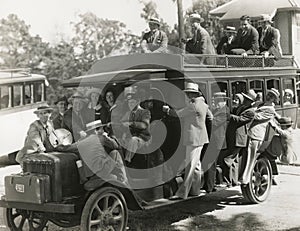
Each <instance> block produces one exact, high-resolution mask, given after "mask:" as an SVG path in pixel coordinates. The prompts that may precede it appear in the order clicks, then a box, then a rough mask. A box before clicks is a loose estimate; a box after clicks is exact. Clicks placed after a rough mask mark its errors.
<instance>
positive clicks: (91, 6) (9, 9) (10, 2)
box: [0, 0, 192, 43]
mask: <svg viewBox="0 0 300 231" xmlns="http://www.w3.org/2000/svg"><path fill="white" fill-rule="evenodd" d="M154 2H155V3H156V4H157V11H158V14H159V16H160V17H161V18H163V19H164V21H166V22H167V23H168V24H169V25H170V26H173V25H174V24H175V23H177V8H176V3H174V2H173V1H172V0H154ZM191 5H192V0H183V8H184V10H185V9H187V8H188V7H190V6H191ZM0 6H1V7H0V18H6V17H7V16H8V15H9V14H11V13H13V14H16V15H18V17H19V18H20V19H22V20H24V21H25V23H26V24H27V25H30V26H31V28H30V33H31V34H32V35H36V34H38V35H40V36H41V37H42V38H43V40H44V41H47V42H50V43H55V42H58V41H59V40H60V39H61V38H64V39H69V38H70V37H71V36H72V33H73V32H72V25H71V22H78V21H79V17H78V15H79V14H83V13H86V12H92V13H94V14H96V15H97V16H98V17H99V18H107V19H113V20H119V21H121V22H123V23H125V24H126V26H127V28H128V29H130V30H131V31H132V33H133V34H136V35H140V34H141V32H142V31H143V30H145V29H147V24H146V22H145V20H144V19H142V18H141V17H140V14H141V12H142V8H143V5H142V4H141V3H139V0H0Z"/></svg>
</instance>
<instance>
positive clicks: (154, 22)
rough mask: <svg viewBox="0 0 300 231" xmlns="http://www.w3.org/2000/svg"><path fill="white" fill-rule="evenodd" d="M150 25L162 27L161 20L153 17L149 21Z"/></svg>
mask: <svg viewBox="0 0 300 231" xmlns="http://www.w3.org/2000/svg"><path fill="white" fill-rule="evenodd" d="M148 23H152V24H156V25H158V26H160V20H159V19H158V18H155V17H151V18H150V19H149V21H148Z"/></svg>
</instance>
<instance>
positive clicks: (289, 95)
mask: <svg viewBox="0 0 300 231" xmlns="http://www.w3.org/2000/svg"><path fill="white" fill-rule="evenodd" d="M282 89H283V92H282V94H283V95H282V98H283V105H284V106H286V105H290V104H294V103H295V84H294V79H293V78H284V79H282Z"/></svg>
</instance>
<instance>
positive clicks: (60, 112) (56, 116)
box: [51, 96, 68, 129]
mask: <svg viewBox="0 0 300 231" xmlns="http://www.w3.org/2000/svg"><path fill="white" fill-rule="evenodd" d="M54 104H55V105H56V107H57V111H56V112H54V113H52V115H51V118H52V122H53V126H54V129H59V128H62V127H63V118H64V114H65V111H66V110H67V106H68V99H67V97H65V96H63V97H60V98H58V100H57V101H56V102H55V103H54Z"/></svg>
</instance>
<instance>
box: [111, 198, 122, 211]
mask: <svg viewBox="0 0 300 231" xmlns="http://www.w3.org/2000/svg"><path fill="white" fill-rule="evenodd" d="M118 205H120V202H119V201H118V200H115V201H114V203H113V204H112V206H111V207H110V209H109V211H110V212H112V211H114V209H115V208H116V207H117V206H118Z"/></svg>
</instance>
